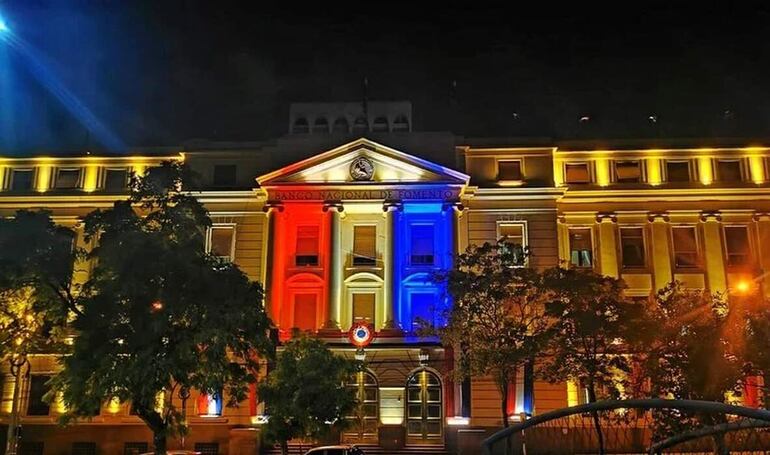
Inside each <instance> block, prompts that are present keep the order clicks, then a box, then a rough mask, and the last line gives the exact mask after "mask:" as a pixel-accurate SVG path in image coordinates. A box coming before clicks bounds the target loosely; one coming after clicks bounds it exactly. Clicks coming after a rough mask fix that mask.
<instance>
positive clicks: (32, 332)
mask: <svg viewBox="0 0 770 455" xmlns="http://www.w3.org/2000/svg"><path fill="white" fill-rule="evenodd" d="M73 241H74V233H73V231H72V230H70V229H68V228H65V227H62V226H57V225H56V224H55V223H54V222H53V220H52V219H51V216H50V214H49V213H48V212H45V211H39V212H32V211H25V210H20V211H18V212H16V214H15V216H14V217H12V218H4V219H0V361H2V362H8V363H9V364H10V367H11V368H10V370H11V372H12V374H13V375H14V376H15V377H16V380H15V382H14V389H13V395H12V398H11V400H12V405H11V414H12V415H11V423H10V424H9V426H8V450H7V451H9V452H10V451H13V448H14V447H15V444H16V437H15V432H16V423H17V418H18V416H17V414H18V401H19V385H20V382H21V381H20V378H21V371H22V369H23V366H24V365H25V364H26V363H27V356H28V355H29V354H32V353H39V352H56V351H58V350H59V349H60V348H61V344H60V342H61V341H62V338H63V337H62V335H63V333H64V330H63V329H64V326H65V324H66V322H67V319H68V317H69V315H70V313H71V311H72V310H76V309H77V308H76V306H75V303H74V302H75V297H74V296H75V295H76V294H77V290H76V286H75V285H74V284H73V275H74V264H75V262H76V259H78V258H79V257H80V256H81V254H80V250H79V249H77V248H75V247H74V245H73Z"/></svg>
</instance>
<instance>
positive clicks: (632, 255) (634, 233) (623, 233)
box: [620, 228, 645, 267]
mask: <svg viewBox="0 0 770 455" xmlns="http://www.w3.org/2000/svg"><path fill="white" fill-rule="evenodd" d="M620 250H621V254H622V261H623V267H644V265H645V254H644V229H642V228H621V229H620Z"/></svg>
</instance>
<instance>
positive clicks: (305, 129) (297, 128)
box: [291, 117, 310, 134]
mask: <svg viewBox="0 0 770 455" xmlns="http://www.w3.org/2000/svg"><path fill="white" fill-rule="evenodd" d="M291 132H292V133H294V134H307V133H309V132H310V125H308V123H307V119H306V118H304V117H300V118H298V119H297V120H295V121H294V125H293V126H292V128H291Z"/></svg>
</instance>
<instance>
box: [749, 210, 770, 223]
mask: <svg viewBox="0 0 770 455" xmlns="http://www.w3.org/2000/svg"><path fill="white" fill-rule="evenodd" d="M751 219H752V220H754V221H770V212H756V213H754V215H753V216H752V217H751Z"/></svg>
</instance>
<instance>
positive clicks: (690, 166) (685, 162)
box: [663, 159, 695, 183]
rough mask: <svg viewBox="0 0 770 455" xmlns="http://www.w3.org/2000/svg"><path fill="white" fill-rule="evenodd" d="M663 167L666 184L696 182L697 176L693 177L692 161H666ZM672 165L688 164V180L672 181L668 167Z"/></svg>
mask: <svg viewBox="0 0 770 455" xmlns="http://www.w3.org/2000/svg"><path fill="white" fill-rule="evenodd" d="M664 161H665V162H664V163H663V167H664V169H665V172H666V183H692V182H693V181H695V175H693V163H692V160H691V159H670V160H669V159H666V160H664ZM669 163H670V164H678V163H684V164H687V180H674V181H672V180H671V177H670V175H669V172H668V165H669Z"/></svg>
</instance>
